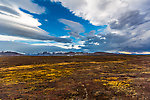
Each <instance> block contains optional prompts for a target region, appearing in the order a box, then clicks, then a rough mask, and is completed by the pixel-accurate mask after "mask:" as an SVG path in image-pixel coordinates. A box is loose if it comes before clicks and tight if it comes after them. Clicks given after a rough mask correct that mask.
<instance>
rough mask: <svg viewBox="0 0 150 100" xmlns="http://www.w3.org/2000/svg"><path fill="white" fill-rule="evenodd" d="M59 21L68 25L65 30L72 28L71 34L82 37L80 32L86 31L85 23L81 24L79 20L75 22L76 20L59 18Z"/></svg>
mask: <svg viewBox="0 0 150 100" xmlns="http://www.w3.org/2000/svg"><path fill="white" fill-rule="evenodd" d="M59 21H60V22H61V23H63V24H65V25H67V26H66V27H65V30H70V32H69V34H70V35H71V36H74V37H76V38H79V37H81V36H80V33H83V32H84V31H85V30H84V27H83V25H81V24H80V23H78V22H74V21H71V20H66V19H59Z"/></svg>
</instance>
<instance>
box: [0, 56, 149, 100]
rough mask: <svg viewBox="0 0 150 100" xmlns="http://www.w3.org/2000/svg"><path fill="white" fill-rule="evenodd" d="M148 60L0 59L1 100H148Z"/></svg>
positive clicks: (144, 57) (80, 58) (98, 58)
mask: <svg viewBox="0 0 150 100" xmlns="http://www.w3.org/2000/svg"><path fill="white" fill-rule="evenodd" d="M149 66H150V56H130V55H118V56H115V55H114V56H75V57H1V58H0V99H2V100H16V99H17V100H27V99H29V100H45V99H46V100H64V99H67V100H69V99H73V100H74V99H75V100H83V99H85V100H107V99H108V100H109V99H112V100H114V99H123V100H126V99H131V100H134V99H135V100H137V99H141V100H149V99H150V68H149Z"/></svg>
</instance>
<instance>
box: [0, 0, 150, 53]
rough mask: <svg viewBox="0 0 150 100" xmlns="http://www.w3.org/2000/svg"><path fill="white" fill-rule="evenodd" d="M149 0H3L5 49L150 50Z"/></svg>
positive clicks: (0, 29) (0, 18)
mask: <svg viewBox="0 0 150 100" xmlns="http://www.w3.org/2000/svg"><path fill="white" fill-rule="evenodd" d="M149 4H150V1H148V0H143V1H139V0H122V1H120V0H115V1H114V0H105V1H104V0H21V1H18V0H7V1H6V0H0V51H6V50H10V51H18V52H23V53H38V52H44V51H48V52H55V51H63V52H68V51H77V52H80V51H81V52H99V51H100V52H115V53H144V54H148V53H149V52H150V46H149V43H150V41H149V39H150V28H149V26H150V12H149V9H150V7H149Z"/></svg>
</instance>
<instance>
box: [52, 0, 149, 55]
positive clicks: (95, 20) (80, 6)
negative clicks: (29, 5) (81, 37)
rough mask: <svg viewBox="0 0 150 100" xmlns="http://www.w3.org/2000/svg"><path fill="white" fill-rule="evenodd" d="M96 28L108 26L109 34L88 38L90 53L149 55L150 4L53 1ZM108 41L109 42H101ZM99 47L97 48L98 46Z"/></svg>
mask: <svg viewBox="0 0 150 100" xmlns="http://www.w3.org/2000/svg"><path fill="white" fill-rule="evenodd" d="M51 1H52V2H60V3H61V4H62V5H63V6H64V7H66V8H68V9H69V10H70V11H71V12H72V13H74V14H75V15H76V16H79V17H82V18H83V19H85V20H88V21H89V22H90V23H91V24H93V25H95V26H100V25H107V29H106V30H105V34H99V35H98V36H96V35H91V36H87V37H85V38H87V40H86V39H85V47H83V49H84V48H86V49H89V50H91V51H92V50H94V49H97V50H105V51H107V50H118V51H119V50H120V51H130V52H132V51H133V52H134V51H139V52H142V51H149V43H150V41H149V39H150V28H149V26H150V6H149V5H150V1H149V0H51ZM101 36H102V37H105V38H106V39H105V40H102V39H101ZM98 43H99V45H95V44H98Z"/></svg>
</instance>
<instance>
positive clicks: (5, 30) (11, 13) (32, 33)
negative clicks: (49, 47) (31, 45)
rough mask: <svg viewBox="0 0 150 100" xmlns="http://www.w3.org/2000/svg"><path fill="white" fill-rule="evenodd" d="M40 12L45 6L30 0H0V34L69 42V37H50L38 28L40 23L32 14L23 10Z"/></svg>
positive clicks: (43, 10)
mask: <svg viewBox="0 0 150 100" xmlns="http://www.w3.org/2000/svg"><path fill="white" fill-rule="evenodd" d="M20 8H21V9H24V10H27V11H29V12H30V13H35V14H42V13H44V12H45V8H43V7H40V6H39V5H37V4H35V3H33V2H32V0H19V1H18V0H0V30H1V31H0V34H1V35H8V36H17V37H21V38H29V39H37V40H54V41H57V42H64V43H66V42H71V40H69V39H64V38H59V37H52V36H50V35H49V33H48V32H46V31H44V30H42V29H41V28H39V26H40V25H41V23H40V22H39V21H38V19H35V18H33V16H32V15H30V14H27V13H25V12H23V11H22V10H20Z"/></svg>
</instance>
